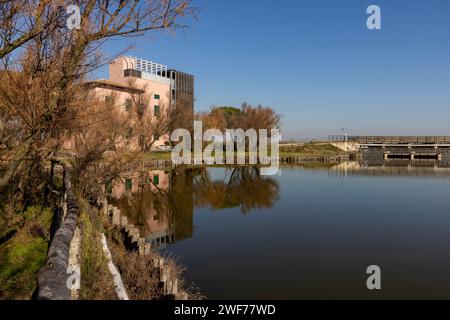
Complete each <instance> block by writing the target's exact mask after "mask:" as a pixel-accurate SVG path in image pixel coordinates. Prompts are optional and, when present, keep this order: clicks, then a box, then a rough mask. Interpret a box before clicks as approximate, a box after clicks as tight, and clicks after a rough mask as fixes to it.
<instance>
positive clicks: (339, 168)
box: [329, 159, 450, 178]
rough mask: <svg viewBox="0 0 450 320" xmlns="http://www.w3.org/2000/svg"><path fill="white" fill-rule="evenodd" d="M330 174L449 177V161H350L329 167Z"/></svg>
mask: <svg viewBox="0 0 450 320" xmlns="http://www.w3.org/2000/svg"><path fill="white" fill-rule="evenodd" d="M329 173H330V175H332V176H402V177H442V178H447V177H450V163H449V162H446V161H437V160H432V159H416V160H409V159H388V160H383V159H381V160H371V161H359V162H358V161H351V162H344V163H340V164H338V165H336V166H333V167H331V168H330V169H329Z"/></svg>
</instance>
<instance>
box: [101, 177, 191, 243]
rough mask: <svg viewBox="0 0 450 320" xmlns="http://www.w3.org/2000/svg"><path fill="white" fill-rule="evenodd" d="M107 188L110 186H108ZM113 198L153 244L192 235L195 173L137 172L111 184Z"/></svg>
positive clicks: (122, 211) (114, 203)
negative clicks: (193, 181)
mask: <svg viewBox="0 0 450 320" xmlns="http://www.w3.org/2000/svg"><path fill="white" fill-rule="evenodd" d="M107 189H108V186H107ZM109 191H110V201H111V203H112V204H113V205H115V206H117V207H118V208H119V209H120V211H121V213H122V214H125V215H126V216H127V218H128V221H130V222H131V223H132V224H134V225H135V226H136V227H138V228H139V229H140V232H141V234H142V235H143V236H144V237H145V238H146V240H147V242H149V243H152V244H153V245H156V246H157V245H160V244H162V243H170V242H174V241H179V240H182V239H185V238H189V237H191V236H192V231H193V199H192V197H193V195H192V173H191V172H190V171H188V170H186V171H177V172H175V171H172V172H169V171H161V170H153V171H147V172H134V173H131V174H127V175H124V177H123V178H122V179H121V180H119V181H116V182H115V183H114V184H113V185H111V186H109Z"/></svg>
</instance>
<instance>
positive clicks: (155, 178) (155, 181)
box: [153, 174, 159, 186]
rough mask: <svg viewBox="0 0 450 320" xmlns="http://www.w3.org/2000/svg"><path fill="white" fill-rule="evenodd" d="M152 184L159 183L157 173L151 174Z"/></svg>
mask: <svg viewBox="0 0 450 320" xmlns="http://www.w3.org/2000/svg"><path fill="white" fill-rule="evenodd" d="M153 184H154V185H155V186H157V185H158V184H159V175H157V174H155V175H154V176H153Z"/></svg>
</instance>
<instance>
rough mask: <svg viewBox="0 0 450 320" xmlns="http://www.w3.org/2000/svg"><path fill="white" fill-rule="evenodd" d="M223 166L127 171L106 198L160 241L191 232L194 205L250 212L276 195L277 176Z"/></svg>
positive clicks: (153, 239) (268, 204) (265, 205)
mask: <svg viewBox="0 0 450 320" xmlns="http://www.w3.org/2000/svg"><path fill="white" fill-rule="evenodd" d="M223 171H224V175H223V176H222V175H219V176H217V177H212V176H211V174H210V172H209V171H208V170H207V169H206V168H199V169H184V170H171V171H161V170H152V171H139V172H133V173H128V174H125V175H124V176H123V177H122V178H121V179H120V180H117V181H115V182H114V184H113V185H112V186H111V188H110V190H109V191H110V195H109V198H108V201H109V202H110V203H111V204H113V205H114V206H116V207H118V208H119V209H120V211H121V214H124V215H126V216H127V218H128V221H129V222H131V223H132V224H133V225H135V226H136V227H138V228H139V229H140V232H141V235H145V238H146V241H147V242H149V243H152V244H153V245H154V246H158V245H161V244H167V243H172V242H175V241H180V240H183V239H186V238H189V237H192V235H193V211H194V207H209V208H210V209H212V210H219V209H225V208H235V207H237V208H240V210H241V212H242V213H248V212H250V211H251V210H252V209H261V208H270V207H272V206H273V205H274V203H275V202H276V201H277V200H278V198H279V194H278V189H279V185H278V183H277V181H276V180H274V179H271V178H267V177H261V175H260V170H259V168H256V167H240V168H233V169H223Z"/></svg>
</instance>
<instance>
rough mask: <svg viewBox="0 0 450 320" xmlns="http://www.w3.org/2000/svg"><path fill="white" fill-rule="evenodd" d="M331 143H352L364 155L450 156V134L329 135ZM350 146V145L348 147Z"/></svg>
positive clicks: (394, 156) (433, 157) (422, 157)
mask: <svg viewBox="0 0 450 320" xmlns="http://www.w3.org/2000/svg"><path fill="white" fill-rule="evenodd" d="M329 140H330V142H331V143H338V144H345V145H351V146H353V147H354V148H355V149H358V150H359V151H361V152H362V153H363V155H364V156H368V157H378V156H383V157H384V159H389V158H409V159H436V160H442V158H450V136H347V135H339V136H329ZM347 148H348V147H347Z"/></svg>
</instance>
